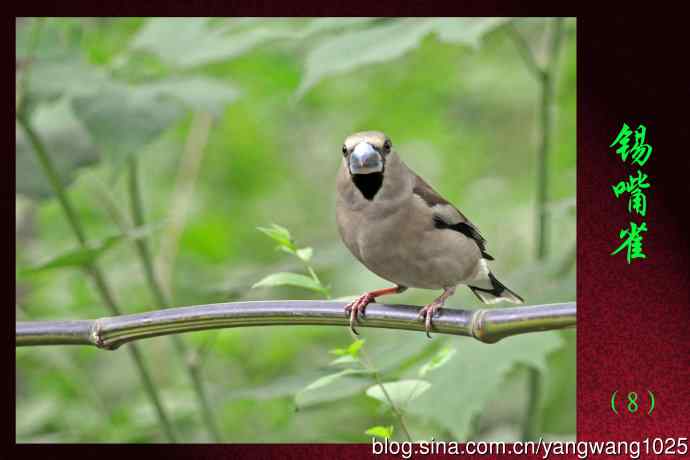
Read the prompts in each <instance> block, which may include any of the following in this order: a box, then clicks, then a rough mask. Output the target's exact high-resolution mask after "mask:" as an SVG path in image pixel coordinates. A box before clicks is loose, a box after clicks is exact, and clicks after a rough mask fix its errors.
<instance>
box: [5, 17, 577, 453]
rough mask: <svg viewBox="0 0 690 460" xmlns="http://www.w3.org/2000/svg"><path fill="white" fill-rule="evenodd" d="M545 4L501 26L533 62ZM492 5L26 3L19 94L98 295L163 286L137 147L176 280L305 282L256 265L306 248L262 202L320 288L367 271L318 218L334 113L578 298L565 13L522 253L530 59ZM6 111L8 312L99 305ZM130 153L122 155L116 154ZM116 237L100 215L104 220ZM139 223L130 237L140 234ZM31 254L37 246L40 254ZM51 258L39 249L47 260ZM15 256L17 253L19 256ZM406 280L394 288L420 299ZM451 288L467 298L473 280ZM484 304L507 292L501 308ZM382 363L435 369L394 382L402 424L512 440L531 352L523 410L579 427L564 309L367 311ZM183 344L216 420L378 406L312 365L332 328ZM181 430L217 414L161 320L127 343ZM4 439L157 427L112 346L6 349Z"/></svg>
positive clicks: (361, 412)
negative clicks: (74, 8)
mask: <svg viewBox="0 0 690 460" xmlns="http://www.w3.org/2000/svg"><path fill="white" fill-rule="evenodd" d="M553 21H554V20H553V19H541V18H539V19H519V20H515V21H513V25H512V27H514V28H515V29H514V30H517V31H518V33H519V34H520V36H522V37H524V39H525V41H526V43H528V44H529V46H530V47H531V49H532V52H533V53H534V56H535V58H536V60H537V62H538V63H542V64H543V63H545V62H546V61H547V60H548V59H549V54H548V53H549V43H551V41H550V40H552V35H551V31H552V23H553ZM509 22H510V21H509V20H508V19H462V18H453V19H396V18H388V19H377V18H350V19H331V18H320V19H307V18H305V19H255V18H244V19H220V18H214V19H210V20H208V19H204V18H197V19H156V18H153V19H142V18H139V19H138V18H126V19H88V18H79V19H67V18H63V19H51V18H45V19H34V18H24V19H19V20H18V21H17V44H16V47H17V48H16V51H17V74H16V82H17V111H18V113H19V114H22V116H24V117H25V120H27V123H29V124H30V125H31V126H32V127H33V129H34V130H35V131H36V133H37V135H38V136H39V137H40V138H41V139H42V140H43V142H44V143H45V147H46V151H47V153H48V155H49V156H50V157H51V158H52V160H53V161H54V162H55V164H56V165H57V169H58V171H59V174H60V177H61V179H62V181H63V182H64V183H65V184H68V188H67V191H68V194H69V198H70V199H71V201H72V203H73V205H74V207H75V208H76V213H77V215H78V219H79V220H80V222H81V223H82V225H83V227H84V230H85V233H86V236H87V239H88V240H89V241H90V242H92V243H91V244H92V245H93V246H92V247H96V248H101V249H102V250H98V251H91V252H90V253H89V254H88V257H87V258H88V261H89V262H94V263H98V265H99V266H100V267H101V269H102V271H103V272H104V274H105V277H106V278H107V282H108V283H109V285H110V287H111V289H112V292H113V293H114V296H115V297H116V299H117V302H118V303H119V305H120V306H121V308H122V310H123V311H125V312H128V313H132V312H141V311H146V310H150V309H155V308H157V305H158V303H159V302H158V301H157V299H156V297H155V296H154V295H152V291H151V289H150V286H149V285H148V284H147V280H146V277H145V273H144V271H143V270H142V259H141V257H140V253H138V252H137V248H136V246H135V244H134V243H135V241H133V240H132V239H119V240H117V242H116V244H112V245H111V244H106V243H104V241H107V240H108V238H111V237H113V236H115V237H117V235H121V234H122V228H123V226H125V227H126V226H131V225H133V224H132V223H131V217H130V215H131V212H130V200H131V196H130V191H129V190H128V180H129V175H130V174H131V169H130V168H131V166H132V164H134V163H133V162H136V165H137V167H138V171H139V178H140V183H141V191H140V192H141V198H142V202H143V208H144V216H145V221H146V223H147V224H146V225H147V226H146V228H145V230H144V234H145V237H146V239H147V241H148V244H149V245H150V251H151V253H152V258H153V262H154V266H155V270H156V276H157V279H158V280H159V282H160V283H161V285H162V286H163V290H164V292H165V293H166V294H167V295H168V296H170V297H171V298H172V303H173V304H174V305H194V304H202V303H211V302H222V301H232V300H240V299H253V300H258V299H316V298H322V295H321V294H320V293H318V292H314V291H310V290H306V289H302V288H299V287H285V286H283V287H273V288H270V287H269V288H256V289H252V285H253V284H254V283H256V282H257V281H258V280H260V279H262V278H264V277H265V276H266V275H269V274H271V273H275V272H281V271H292V272H296V273H305V266H304V264H303V263H302V262H301V261H300V260H299V259H298V258H295V257H291V256H290V255H289V254H286V253H285V252H281V251H276V250H275V248H274V246H275V245H274V243H273V242H272V241H271V240H269V239H268V238H267V237H266V235H264V234H262V233H261V232H259V231H257V230H256V227H257V226H268V225H270V224H271V223H277V224H280V225H282V226H284V227H287V228H288V229H289V230H290V232H291V234H292V236H293V238H294V239H295V241H296V243H297V245H298V246H300V247H303V246H310V247H312V248H313V249H314V254H313V257H312V259H311V261H310V264H311V266H313V268H314V270H315V271H316V273H318V276H319V278H320V279H321V280H322V281H323V282H324V283H325V284H327V285H330V291H331V294H332V296H333V297H343V296H351V295H355V294H359V293H361V292H362V291H364V290H365V289H371V288H379V287H384V286H386V282H384V281H382V280H381V279H378V278H377V277H376V276H375V275H373V274H371V273H369V272H368V271H366V270H365V269H364V268H363V267H362V266H360V265H359V264H358V263H357V262H356V261H355V259H354V258H353V257H352V256H351V255H350V254H349V253H348V251H347V249H346V248H345V247H344V246H343V245H342V243H341V242H340V239H339V237H338V234H337V230H336V226H335V218H334V199H335V184H334V178H335V174H336V171H337V169H338V167H339V165H340V161H341V154H340V146H341V145H342V141H343V139H344V138H345V136H347V135H348V134H350V133H351V132H354V131H358V130H365V129H375V130H382V131H385V132H386V133H387V134H388V135H389V136H390V137H391V138H392V140H393V144H394V146H395V148H396V150H397V151H398V152H399V154H400V155H401V157H402V158H403V159H404V160H405V161H406V162H407V163H408V164H409V165H410V166H411V167H412V168H413V169H415V170H416V171H417V172H418V173H419V174H420V175H421V176H422V177H424V178H425V179H426V180H427V181H429V182H430V183H432V184H433V185H434V187H435V188H436V189H437V190H438V191H439V192H440V193H442V194H443V195H444V196H445V197H446V198H448V199H449V200H450V201H452V202H453V203H454V204H456V205H457V206H458V207H459V208H460V209H462V211H463V212H464V213H465V214H466V215H467V216H468V217H469V218H470V219H471V220H472V221H473V222H474V223H476V224H477V225H478V226H479V228H480V229H481V231H482V234H483V235H484V237H485V238H486V239H487V241H488V250H489V252H490V253H491V254H492V255H494V256H495V257H496V261H495V262H493V264H492V267H493V269H494V271H495V273H497V276H498V277H499V278H500V279H501V280H503V281H504V282H505V283H506V284H507V285H508V286H510V287H511V288H512V289H514V290H515V291H516V292H518V293H520V294H521V295H522V296H523V297H524V298H525V299H526V303H528V304H541V303H550V302H561V301H571V300H575V252H574V248H575V177H576V175H575V168H576V161H575V158H576V155H575V152H576V149H575V145H576V144H575V133H576V124H575V113H576V93H575V88H576V58H575V56H576V36H575V35H576V31H575V27H576V26H575V21H574V20H573V19H567V20H565V22H564V24H563V29H562V34H563V36H562V45H561V52H560V57H559V59H558V61H557V62H558V65H557V73H556V75H557V80H556V85H555V86H556V95H555V99H554V103H553V105H552V107H551V110H553V112H552V114H553V116H554V120H555V125H554V130H553V133H552V148H551V151H550V152H549V163H548V174H549V183H550V196H549V201H548V203H547V206H546V208H547V211H548V216H549V217H548V220H549V223H550V225H551V231H550V233H549V235H550V236H549V240H548V242H547V246H548V256H547V257H546V258H545V259H543V260H537V258H536V256H535V252H536V247H535V246H536V243H535V241H536V236H535V235H536V234H537V228H536V225H537V224H536V223H537V221H536V209H535V206H536V187H537V185H536V184H537V171H538V167H539V165H538V155H537V151H538V148H539V143H540V137H539V109H540V106H539V94H540V86H539V82H538V81H537V80H536V79H535V78H534V76H533V75H531V74H530V71H529V69H528V67H527V66H526V65H525V61H524V60H523V56H521V54H520V52H519V48H518V47H516V43H515V41H514V37H512V36H511V34H510V31H509V29H508V28H509V27H511V26H509ZM36 158H37V157H36V155H35V151H34V148H33V147H32V145H31V143H30V142H29V139H28V137H27V133H26V131H25V130H24V129H23V128H22V127H21V126H20V124H19V123H18V125H17V169H16V173H17V182H16V183H17V190H16V192H17V193H16V237H17V246H16V261H17V262H16V267H17V280H16V282H17V301H16V314H17V319H18V320H38V319H45V320H47V319H79V318H82V319H83V318H97V317H102V316H108V315H109V313H108V311H107V310H106V309H105V307H104V304H103V301H102V299H101V297H100V296H99V292H98V291H97V290H96V289H95V288H94V285H93V283H92V282H91V281H90V280H89V278H88V275H87V274H86V272H85V271H84V270H82V269H80V267H79V266H77V265H78V263H80V262H83V261H84V260H83V259H79V257H77V256H79V254H81V256H84V253H83V252H81V253H78V251H77V252H75V248H77V247H78V245H77V241H76V239H75V237H74V234H73V233H72V231H71V229H70V227H69V224H68V221H67V220H66V218H65V215H64V213H63V210H62V209H61V207H60V204H59V202H58V201H57V200H56V199H55V195H54V194H53V192H52V191H51V187H50V184H49V182H48V180H47V179H46V175H45V174H44V171H43V170H42V169H41V168H40V167H39V164H38V162H37V159H36ZM133 158H134V160H132V159H133ZM111 241H113V239H112V238H111ZM136 241H142V240H136ZM47 262H48V263H47ZM50 262H52V264H51V263H50ZM32 267H33V268H34V269H33V270H31V269H30V268H32ZM436 295H438V293H436V292H431V291H423V290H415V289H411V290H409V291H407V292H406V293H404V294H401V295H397V296H392V297H390V298H387V299H386V301H387V302H397V303H408V304H417V305H423V304H425V303H428V302H430V301H431V300H432V299H433V298H434V297H435V296H436ZM448 306H450V307H463V308H476V307H478V305H477V302H476V299H475V298H474V296H473V295H472V294H471V292H470V291H469V290H468V289H459V290H458V293H457V294H456V295H455V296H454V297H453V298H452V299H451V300H450V301H449V302H448ZM499 308H500V307H499ZM360 333H361V334H362V337H363V338H364V339H365V341H366V343H365V344H364V349H365V350H366V351H367V353H368V355H369V356H370V358H371V361H372V362H373V363H374V365H375V366H376V368H378V369H379V371H380V374H381V376H382V378H383V379H384V380H385V381H393V380H397V379H408V378H417V376H418V371H419V368H420V366H422V365H423V364H424V363H426V362H428V361H429V359H431V358H432V357H433V356H434V354H435V353H437V352H438V351H439V350H441V349H451V350H455V353H454V354H453V355H452V357H451V359H450V360H449V361H448V362H447V363H445V364H444V365H443V367H441V368H439V369H437V370H435V371H434V372H431V373H429V374H428V375H426V376H425V377H424V379H425V380H427V381H428V382H429V383H431V385H432V386H431V389H430V390H429V391H427V392H425V393H424V394H423V395H421V396H420V397H418V398H416V399H414V400H413V401H409V403H408V404H406V405H405V407H404V408H403V409H404V413H405V417H406V420H407V422H408V425H409V429H410V431H411V432H412V433H413V436H414V437H415V438H418V439H423V438H426V439H429V438H431V437H434V438H436V439H449V440H464V439H492V440H503V439H505V440H515V439H519V438H520V436H521V432H522V430H523V425H524V423H525V419H526V415H527V414H526V410H527V409H526V408H527V405H528V404H527V399H528V384H527V381H528V378H527V375H528V372H527V371H528V368H533V369H537V370H538V372H539V374H540V376H541V385H540V388H539V395H540V398H539V400H538V405H537V408H536V413H535V414H534V415H535V417H536V423H537V425H538V430H539V433H543V435H544V436H545V437H546V438H551V439H555V438H558V439H566V438H567V439H571V438H574V433H575V384H576V381H575V331H574V330H569V331H558V332H556V331H550V332H544V333H539V334H528V335H525V336H519V337H513V338H509V339H506V340H504V341H502V342H499V343H498V344H495V345H486V344H480V343H478V342H476V341H473V340H470V339H467V338H460V337H446V336H441V335H438V334H437V335H435V336H434V339H433V340H431V341H430V340H428V339H427V338H426V337H425V336H424V335H423V334H417V333H410V332H396V331H386V330H375V329H362V330H361V331H360ZM182 338H183V339H184V342H185V344H186V348H187V349H188V351H189V353H190V356H192V357H193V358H194V359H195V360H196V361H195V362H196V363H197V364H198V366H199V367H198V368H199V369H200V374H201V376H202V379H203V383H204V386H205V390H206V392H207V393H208V398H209V401H210V404H211V406H212V411H213V416H214V418H215V420H216V423H217V425H218V428H219V431H220V439H221V440H222V441H224V442H366V441H367V440H369V439H370V436H369V435H366V434H364V431H365V430H366V429H368V428H370V427H371V426H374V425H382V426H388V425H393V426H395V430H394V434H393V438H395V439H404V438H403V436H402V432H401V431H400V429H399V427H398V423H397V420H396V418H395V417H393V415H392V414H391V412H390V410H388V409H387V407H386V405H385V404H382V403H381V402H379V401H377V400H376V399H374V398H371V397H369V396H367V395H366V393H365V390H366V389H367V388H368V387H370V386H371V385H372V380H371V377H370V376H367V375H346V376H343V377H342V378H339V379H334V380H333V381H332V382H331V383H330V385H327V386H325V387H322V388H320V389H316V390H313V391H312V390H307V391H305V388H306V387H307V386H308V385H309V384H310V383H312V382H314V381H315V380H316V379H318V378H320V377H322V376H325V375H329V374H332V373H333V372H336V371H338V370H339V368H337V366H336V367H334V366H331V365H329V363H330V362H331V361H332V359H333V355H332V354H329V350H332V349H334V348H343V347H347V346H348V345H349V344H350V343H351V341H352V339H351V337H350V335H349V334H348V331H347V329H346V328H339V327H307V326H304V327H301V326H300V327H253V328H240V329H228V330H220V331H209V332H199V333H193V334H186V335H184V336H182ZM139 348H140V350H141V352H142V355H143V357H144V361H145V363H146V366H147V367H148V368H149V370H150V372H151V375H152V378H153V380H154V382H155V386H156V387H157V389H158V391H159V393H160V398H161V400H162V403H163V405H164V407H165V410H166V411H167V413H168V414H169V416H170V418H171V423H172V425H173V427H174V430H175V431H176V433H177V435H178V439H179V440H182V441H186V442H207V441H211V440H213V439H214V438H213V437H212V436H211V435H210V433H209V430H208V429H207V427H206V425H205V424H204V423H203V421H202V416H201V414H200V411H199V408H198V404H197V400H196V396H195V393H194V390H193V387H192V385H191V383H190V380H189V377H188V375H187V372H186V370H185V360H187V359H189V356H187V357H181V356H179V353H178V352H177V349H176V348H175V347H174V346H173V343H172V341H171V340H170V338H167V337H164V338H155V339H148V340H146V341H142V342H139ZM16 390H17V393H16V440H17V442H165V441H166V440H167V439H166V437H165V436H164V433H163V431H162V430H161V426H160V424H159V421H158V419H157V416H156V412H155V410H154V409H153V406H152V404H151V403H150V401H149V399H148V398H147V395H146V393H145V391H144V389H143V387H142V385H141V380H140V379H139V377H138V375H137V371H136V369H135V367H134V366H133V364H132V361H131V360H130V359H129V357H128V355H127V353H126V352H125V350H124V349H120V350H118V351H115V352H104V351H100V350H95V349H91V348H86V347H79V348H77V347H42V348H41V347H27V348H18V349H17V350H16Z"/></svg>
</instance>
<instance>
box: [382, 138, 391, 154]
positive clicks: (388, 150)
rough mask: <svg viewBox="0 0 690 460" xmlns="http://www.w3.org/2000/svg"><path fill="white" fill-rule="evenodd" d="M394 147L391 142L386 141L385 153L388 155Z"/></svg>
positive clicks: (384, 144) (384, 145)
mask: <svg viewBox="0 0 690 460" xmlns="http://www.w3.org/2000/svg"><path fill="white" fill-rule="evenodd" d="M392 146H393V144H391V141H389V140H386V142H384V143H383V151H384V152H386V153H388V152H390V151H391V147H392Z"/></svg>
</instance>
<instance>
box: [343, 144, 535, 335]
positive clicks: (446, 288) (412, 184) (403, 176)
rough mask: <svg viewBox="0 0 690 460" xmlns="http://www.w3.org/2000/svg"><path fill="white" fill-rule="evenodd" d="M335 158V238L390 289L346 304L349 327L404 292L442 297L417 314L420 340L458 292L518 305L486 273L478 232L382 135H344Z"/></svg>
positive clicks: (513, 296) (485, 256)
mask: <svg viewBox="0 0 690 460" xmlns="http://www.w3.org/2000/svg"><path fill="white" fill-rule="evenodd" d="M342 153H343V162H342V166H341V168H340V171H339V173H338V178H337V202H336V217H337V221H338V229H339V231H340V235H341V237H342V239H343V242H344V243H345V246H347V248H348V249H349V250H350V252H352V254H353V255H354V256H355V257H356V258H357V259H358V260H359V261H360V262H362V264H364V266H366V267H367V268H368V269H369V270H371V271H372V272H374V273H375V274H377V275H379V276H380V277H381V278H384V279H386V280H388V281H390V282H392V283H394V284H395V285H396V286H395V287H394V288H388V289H381V290H377V291H372V292H368V293H365V294H363V295H362V296H360V297H359V298H358V299H357V300H355V301H354V302H352V303H350V304H349V305H348V306H347V307H346V312H347V313H348V314H349V316H350V325H351V327H353V326H354V323H355V322H356V321H357V319H358V315H359V314H362V313H363V312H364V309H365V308H366V305H367V304H369V303H371V302H373V301H374V300H375V298H376V297H378V296H382V295H386V294H392V293H396V292H402V291H403V290H405V289H407V288H408V287H415V288H424V289H443V294H441V296H439V297H438V298H437V299H436V300H434V301H433V302H432V303H431V304H429V305H427V306H426V307H424V308H423V309H422V310H421V311H420V317H422V318H423V319H425V323H426V330H427V335H429V331H430V329H431V325H432V324H431V318H432V316H433V315H434V314H435V313H436V312H437V311H438V310H439V309H440V308H441V307H442V306H443V304H444V302H445V300H446V299H447V298H448V297H450V296H451V295H453V293H454V292H455V287H456V286H457V285H459V284H465V285H467V286H469V287H470V289H472V292H474V294H475V295H476V296H477V297H478V298H479V299H480V300H481V301H482V302H484V303H494V302H497V301H499V300H507V301H510V302H514V303H520V302H522V298H521V297H520V296H518V295H517V294H516V293H514V292H513V291H511V290H510V289H508V288H507V287H505V286H504V285H503V284H501V283H500V282H499V281H498V280H497V279H496V278H495V277H494V276H493V274H492V273H491V271H490V270H489V268H488V265H487V261H488V260H493V257H492V256H490V255H489V254H488V253H487V252H486V240H485V239H484V238H483V237H482V235H481V234H480V233H479V230H478V228H477V227H476V226H475V225H474V224H472V222H470V220H469V219H467V217H465V216H464V215H463V214H462V213H461V212H460V211H459V210H458V209H457V208H456V207H455V206H453V205H452V204H451V203H450V202H448V200H446V199H445V198H443V197H442V196H441V195H439V194H438V193H437V192H436V191H435V190H434V189H433V188H432V187H431V186H430V185H429V184H428V183H427V182H426V181H424V179H422V178H421V177H419V176H418V175H417V174H415V173H414V172H413V171H411V170H410V169H409V168H408V167H407V165H406V164H405V163H404V162H403V161H402V160H401V159H400V157H399V156H398V155H397V154H396V153H395V151H393V148H392V143H391V141H390V139H389V138H388V137H387V136H386V135H385V134H384V133H381V132H378V131H365V132H360V133H355V134H352V135H351V136H348V138H347V139H346V140H345V143H344V145H343V148H342ZM353 330H354V328H353Z"/></svg>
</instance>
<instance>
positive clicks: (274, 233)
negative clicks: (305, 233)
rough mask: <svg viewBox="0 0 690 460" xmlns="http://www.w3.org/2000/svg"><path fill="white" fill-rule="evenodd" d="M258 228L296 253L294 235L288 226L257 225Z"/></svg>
mask: <svg viewBox="0 0 690 460" xmlns="http://www.w3.org/2000/svg"><path fill="white" fill-rule="evenodd" d="M256 229H257V230H258V231H260V232H262V233H264V234H265V235H266V236H268V237H269V238H271V239H272V240H273V241H275V242H277V243H278V244H279V245H280V246H281V247H284V248H288V249H290V251H288V252H290V253H291V254H292V253H294V250H295V244H294V243H293V241H292V236H291V235H290V231H289V230H288V229H287V228H285V227H281V226H280V225H277V224H271V227H268V228H267V227H256Z"/></svg>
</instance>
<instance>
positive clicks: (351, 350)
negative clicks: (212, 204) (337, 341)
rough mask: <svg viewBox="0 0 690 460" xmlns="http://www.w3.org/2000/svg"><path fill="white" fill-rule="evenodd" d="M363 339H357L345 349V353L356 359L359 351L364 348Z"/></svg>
mask: <svg viewBox="0 0 690 460" xmlns="http://www.w3.org/2000/svg"><path fill="white" fill-rule="evenodd" d="M364 342H365V340H364V339H357V340H355V341H354V342H352V343H351V344H350V346H349V347H347V353H348V354H349V355H350V356H352V357H357V356H358V355H359V350H361V349H362V347H363V346H364Z"/></svg>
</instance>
